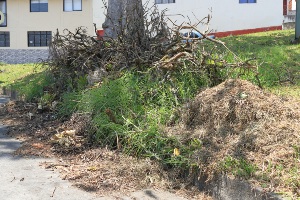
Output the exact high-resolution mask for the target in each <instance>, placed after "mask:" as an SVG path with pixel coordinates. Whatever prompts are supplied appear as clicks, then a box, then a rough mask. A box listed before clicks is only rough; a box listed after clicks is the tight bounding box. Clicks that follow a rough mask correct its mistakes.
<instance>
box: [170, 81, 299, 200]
mask: <svg viewBox="0 0 300 200" xmlns="http://www.w3.org/2000/svg"><path fill="white" fill-rule="evenodd" d="M299 130H300V103H299V101H297V100H295V99H288V98H280V97H278V96H276V95H273V94H271V93H268V92H265V91H263V90H262V89H260V88H259V87H257V86H255V85H253V84H251V83H250V82H248V81H244V80H233V79H230V80H227V81H225V82H223V83H222V84H220V85H218V86H216V87H213V88H209V89H207V90H205V91H203V92H201V93H199V94H198V95H197V96H196V98H195V99H194V100H193V101H191V102H190V103H188V105H187V106H186V108H185V109H184V112H183V116H182V123H181V125H180V126H177V127H171V128H169V130H168V131H169V134H175V135H179V137H181V138H182V139H184V140H186V139H187V138H198V139H199V140H200V141H202V145H203V147H202V149H200V150H199V151H198V153H197V155H194V156H195V159H199V160H200V166H202V170H203V171H205V172H206V173H207V172H208V173H209V175H210V176H211V177H210V178H212V176H213V174H215V173H218V172H220V168H222V167H220V164H221V161H223V160H224V158H227V157H228V156H230V157H232V158H236V159H239V160H240V159H243V160H245V161H248V162H249V163H252V164H253V165H254V166H256V170H255V171H256V172H255V173H254V174H252V175H251V176H252V177H251V181H252V182H254V183H255V184H257V185H260V186H267V187H268V189H269V190H271V191H276V192H292V193H294V194H295V195H296V196H300V190H299V188H300V177H299V174H300V171H299V169H300V157H299V147H300V132H299ZM183 133H184V134H183ZM228 173H229V174H230V173H231V172H230V171H229V172H228ZM235 175H236V174H235Z"/></svg>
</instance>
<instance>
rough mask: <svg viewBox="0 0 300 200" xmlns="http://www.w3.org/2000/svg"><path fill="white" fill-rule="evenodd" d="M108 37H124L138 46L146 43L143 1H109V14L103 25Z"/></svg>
mask: <svg viewBox="0 0 300 200" xmlns="http://www.w3.org/2000/svg"><path fill="white" fill-rule="evenodd" d="M102 28H103V29H104V33H105V36H106V37H109V38H114V39H116V38H117V37H118V36H122V37H123V39H124V37H125V38H126V39H127V40H128V42H133V43H135V44H136V45H138V46H140V45H143V41H144V34H145V29H144V10H143V4H142V0H108V5H107V14H106V19H105V22H104V23H103V25H102Z"/></svg>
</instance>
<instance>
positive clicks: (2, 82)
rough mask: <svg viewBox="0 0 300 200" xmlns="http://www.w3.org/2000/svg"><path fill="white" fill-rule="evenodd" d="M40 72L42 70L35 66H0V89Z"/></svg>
mask: <svg viewBox="0 0 300 200" xmlns="http://www.w3.org/2000/svg"><path fill="white" fill-rule="evenodd" d="M41 71H42V68H41V67H40V66H37V65H35V64H18V65H9V64H0V87H4V86H8V85H11V84H13V83H14V82H15V81H17V80H20V79H22V78H24V77H26V76H28V75H32V74H35V73H38V72H41Z"/></svg>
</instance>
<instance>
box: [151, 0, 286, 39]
mask: <svg viewBox="0 0 300 200" xmlns="http://www.w3.org/2000/svg"><path fill="white" fill-rule="evenodd" d="M155 1H156V3H159V4H158V7H159V8H160V9H161V10H163V9H168V10H169V11H168V12H167V14H168V16H169V17H170V18H171V19H172V21H176V23H177V24H180V23H182V22H184V21H189V20H191V22H192V23H197V22H198V21H199V20H201V19H202V18H203V17H205V16H207V15H208V14H211V15H212V20H211V23H210V29H211V30H213V32H216V34H215V35H216V36H219V37H220V36H227V35H231V34H232V35H236V34H245V33H252V32H260V31H266V30H280V29H281V28H282V20H283V0H201V1H200V0H155ZM200 27H201V26H199V28H200ZM203 28H206V27H203Z"/></svg>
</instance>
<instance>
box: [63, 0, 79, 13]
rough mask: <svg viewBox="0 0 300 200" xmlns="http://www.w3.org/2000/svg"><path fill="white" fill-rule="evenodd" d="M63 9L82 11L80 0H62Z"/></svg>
mask: <svg viewBox="0 0 300 200" xmlns="http://www.w3.org/2000/svg"><path fill="white" fill-rule="evenodd" d="M64 11H82V0H64Z"/></svg>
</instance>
